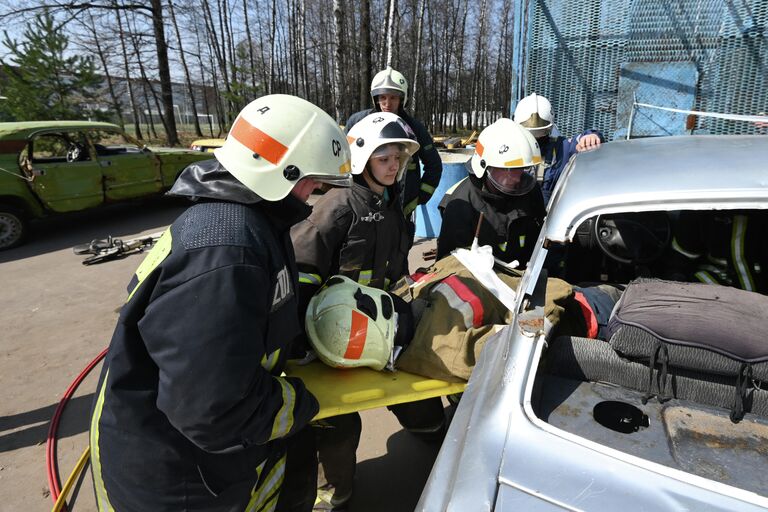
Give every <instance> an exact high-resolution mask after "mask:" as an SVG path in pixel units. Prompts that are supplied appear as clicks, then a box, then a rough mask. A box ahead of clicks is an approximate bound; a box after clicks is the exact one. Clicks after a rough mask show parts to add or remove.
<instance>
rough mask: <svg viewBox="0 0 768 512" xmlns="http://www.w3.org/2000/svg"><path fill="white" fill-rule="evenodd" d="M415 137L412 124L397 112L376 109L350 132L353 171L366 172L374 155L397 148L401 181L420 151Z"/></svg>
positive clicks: (387, 152) (393, 150)
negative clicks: (377, 110) (413, 156)
mask: <svg viewBox="0 0 768 512" xmlns="http://www.w3.org/2000/svg"><path fill="white" fill-rule="evenodd" d="M415 138H416V135H415V134H414V133H413V130H412V129H411V127H410V126H408V124H406V122H405V121H403V120H402V119H401V118H400V116H398V115H397V114H392V113H390V112H374V113H372V114H369V115H367V116H365V117H364V118H363V119H362V120H361V121H360V122H359V123H357V124H355V126H353V127H352V129H351V130H350V131H349V134H347V141H348V142H349V147H350V151H351V153H352V174H362V172H363V170H365V166H366V164H367V163H368V160H369V159H370V158H372V157H376V156H383V155H385V154H390V153H392V152H395V151H396V152H397V156H398V158H399V159H400V167H399V169H398V172H397V180H398V181H399V180H400V178H402V176H403V172H404V171H405V168H406V167H407V166H408V161H409V160H410V158H411V156H412V155H413V154H414V153H416V152H417V151H418V150H419V143H418V142H416V140H415Z"/></svg>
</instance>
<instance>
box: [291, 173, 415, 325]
mask: <svg viewBox="0 0 768 512" xmlns="http://www.w3.org/2000/svg"><path fill="white" fill-rule="evenodd" d="M393 189H394V187H389V188H388V189H387V190H386V192H387V195H388V196H389V195H390V193H392V192H393ZM399 204H400V203H399V197H398V196H397V194H392V195H391V196H390V197H388V198H385V197H382V196H380V195H378V194H376V193H374V192H373V191H372V190H371V189H370V188H368V186H367V185H366V184H365V181H364V180H363V178H362V176H355V178H354V181H353V184H352V186H351V187H349V188H333V189H331V190H329V191H328V192H326V193H325V195H323V196H322V197H321V198H320V199H319V200H318V202H317V203H316V204H315V206H314V209H313V211H312V214H311V215H310V216H309V218H307V219H306V220H304V221H303V222H301V223H299V224H298V225H296V226H294V228H293V229H292V230H291V238H292V239H293V245H294V247H295V248H296V261H297V264H298V268H299V283H300V285H299V286H300V293H301V299H302V300H301V308H300V309H301V310H304V309H305V308H306V304H308V303H309V299H310V298H311V296H312V295H313V294H314V293H315V292H316V291H317V289H318V287H319V286H320V285H321V284H323V283H324V282H325V280H326V279H328V278H329V277H330V276H332V275H336V274H340V275H343V276H346V277H349V278H350V279H352V280H354V281H357V282H358V283H360V284H363V285H366V286H372V287H374V288H379V289H382V290H387V289H388V288H389V285H390V284H391V283H394V282H396V281H397V280H398V279H400V278H401V277H403V276H404V275H405V274H407V273H408V250H409V248H410V238H409V236H408V233H409V232H408V228H407V225H406V220H405V217H404V216H403V212H402V211H401V210H400V207H399Z"/></svg>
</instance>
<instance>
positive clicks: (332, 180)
mask: <svg viewBox="0 0 768 512" xmlns="http://www.w3.org/2000/svg"><path fill="white" fill-rule="evenodd" d="M303 178H311V179H312V180H314V181H316V182H318V183H323V184H325V185H331V186H334V187H351V186H352V175H351V174H344V175H328V174H312V173H309V174H306V175H304V176H303Z"/></svg>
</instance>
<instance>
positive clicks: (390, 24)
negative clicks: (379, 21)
mask: <svg viewBox="0 0 768 512" xmlns="http://www.w3.org/2000/svg"><path fill="white" fill-rule="evenodd" d="M396 4H397V0H389V15H388V16H387V58H386V59H385V63H384V65H385V66H391V65H392V56H393V53H392V47H393V45H394V40H393V38H394V36H393V34H394V33H395V32H394V26H395V9H396Z"/></svg>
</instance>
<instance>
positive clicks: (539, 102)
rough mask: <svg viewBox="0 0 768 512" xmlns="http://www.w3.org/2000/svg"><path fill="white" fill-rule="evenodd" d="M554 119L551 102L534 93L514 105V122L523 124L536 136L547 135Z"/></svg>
mask: <svg viewBox="0 0 768 512" xmlns="http://www.w3.org/2000/svg"><path fill="white" fill-rule="evenodd" d="M554 120H555V116H554V114H553V113H552V104H551V103H550V102H549V100H548V99H547V98H545V97H544V96H539V95H538V94H536V93H534V94H530V95H528V96H526V97H525V98H523V99H521V100H520V102H519V103H518V104H517V107H515V122H518V123H520V124H521V125H523V126H525V127H526V128H527V129H528V130H530V132H531V133H532V134H533V136H534V137H536V138H539V137H545V136H547V135H549V133H550V132H551V131H552V124H553V123H554Z"/></svg>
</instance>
